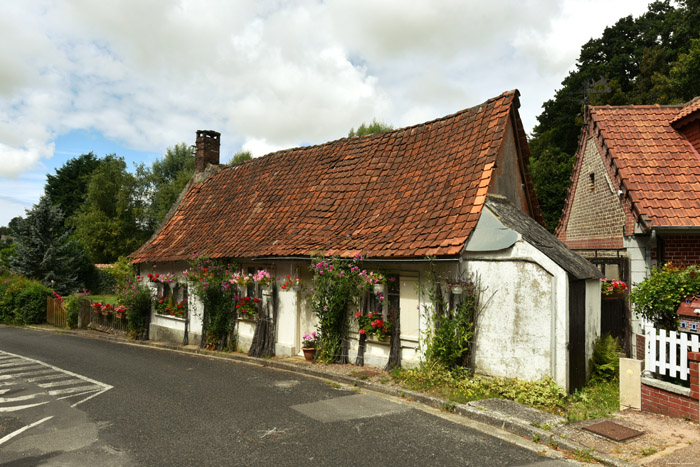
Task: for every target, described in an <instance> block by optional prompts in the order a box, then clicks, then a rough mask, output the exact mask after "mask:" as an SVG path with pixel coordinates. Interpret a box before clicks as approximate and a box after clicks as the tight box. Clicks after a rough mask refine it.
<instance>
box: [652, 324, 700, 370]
mask: <svg viewBox="0 0 700 467" xmlns="http://www.w3.org/2000/svg"><path fill="white" fill-rule="evenodd" d="M644 334H645V337H646V340H645V345H646V355H645V359H644V370H645V372H649V373H657V374H661V375H666V376H670V377H671V378H676V377H678V378H680V379H681V380H683V381H687V380H688V375H689V373H690V370H689V368H688V352H700V335H698V334H690V333H687V332H677V331H667V330H665V329H655V328H654V327H653V326H647V327H646V328H645V329H644Z"/></svg>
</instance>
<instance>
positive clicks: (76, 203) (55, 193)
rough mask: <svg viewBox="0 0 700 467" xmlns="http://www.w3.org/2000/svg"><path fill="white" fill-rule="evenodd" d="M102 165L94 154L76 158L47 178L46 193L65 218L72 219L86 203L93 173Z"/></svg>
mask: <svg viewBox="0 0 700 467" xmlns="http://www.w3.org/2000/svg"><path fill="white" fill-rule="evenodd" d="M99 165H100V159H98V158H97V157H96V156H95V155H94V154H93V153H92V152H91V153H88V154H83V155H82V156H78V157H74V158H73V159H70V160H69V161H68V162H66V163H65V164H63V166H62V167H61V168H59V169H56V174H55V175H51V174H48V175H47V176H46V185H45V186H44V191H45V192H46V194H47V195H48V196H49V197H50V198H51V201H52V202H53V203H54V204H55V205H57V206H59V207H60V208H61V211H63V214H64V216H65V218H66V219H67V218H69V217H71V216H72V215H73V214H75V213H76V212H77V211H78V208H79V207H80V206H81V205H82V204H83V202H84V201H85V195H86V194H87V185H88V181H89V180H90V176H91V175H92V172H93V171H94V170H95V169H96V168H97V167H98V166H99Z"/></svg>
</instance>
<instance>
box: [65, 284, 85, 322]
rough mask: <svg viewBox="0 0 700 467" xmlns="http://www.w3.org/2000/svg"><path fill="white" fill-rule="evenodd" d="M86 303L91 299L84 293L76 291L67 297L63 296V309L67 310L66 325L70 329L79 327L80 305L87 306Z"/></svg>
mask: <svg viewBox="0 0 700 467" xmlns="http://www.w3.org/2000/svg"><path fill="white" fill-rule="evenodd" d="M86 304H89V300H88V299H87V298H86V296H85V295H83V294H82V293H75V294H71V295H69V296H67V297H63V309H64V310H65V311H66V325H67V326H68V327H69V328H70V329H75V328H77V327H78V315H79V313H80V307H81V306H86ZM87 306H89V305H87Z"/></svg>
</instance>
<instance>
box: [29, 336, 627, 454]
mask: <svg viewBox="0 0 700 467" xmlns="http://www.w3.org/2000/svg"><path fill="white" fill-rule="evenodd" d="M26 328H28V329H33V330H38V331H45V332H52V333H55V334H68V335H74V336H79V337H88V338H95V339H101V340H108V341H112V342H117V343H121V344H126V345H140V346H144V347H151V348H156V349H163V350H172V351H177V352H184V353H190V354H197V355H202V356H208V357H216V358H223V359H228V360H235V361H239V362H242V363H248V364H253V365H258V366H262V367H269V368H275V369H279V370H285V371H290V372H294V373H301V374H304V375H307V376H313V377H317V378H321V379H325V380H330V381H334V382H337V383H343V384H347V385H350V386H354V387H358V388H364V389H368V390H371V391H374V392H379V393H382V394H386V395H389V396H394V397H397V398H401V399H404V400H408V401H412V402H418V403H420V404H424V405H427V406H429V407H432V408H435V409H439V410H445V411H448V412H451V413H455V414H458V415H461V416H463V417H466V418H469V419H471V420H475V421H477V422H480V423H483V424H486V425H489V426H493V427H496V428H500V429H502V430H505V431H508V432H510V433H512V434H515V435H517V436H520V437H522V438H527V439H529V440H531V441H532V440H535V439H539V440H540V441H538V442H539V443H542V444H543V446H549V447H552V448H557V449H561V450H565V451H570V452H582V453H584V452H585V453H589V454H590V456H591V457H593V458H594V459H595V460H597V461H598V462H601V463H603V464H604V465H608V466H614V467H630V466H634V465H636V464H632V463H629V462H625V461H622V460H619V459H615V458H612V457H610V456H608V455H607V454H603V453H600V452H596V451H593V450H591V449H590V448H587V447H586V446H583V445H582V444H579V443H577V442H576V441H574V440H572V439H569V438H565V437H562V436H559V435H557V434H555V433H552V432H551V431H548V430H544V429H542V428H539V427H537V426H534V425H532V424H531V423H529V422H528V421H526V420H521V419H518V418H515V417H509V416H504V415H503V414H501V413H499V412H494V411H491V410H488V409H484V408H483V407H474V406H470V405H468V404H459V403H453V402H450V401H448V400H446V399H442V398H439V397H434V396H430V395H427V394H423V393H420V392H416V391H412V390H409V389H402V388H396V387H388V386H385V385H383V384H380V383H375V382H372V381H365V380H362V379H359V378H354V377H351V376H346V375H340V374H336V373H329V372H325V371H322V370H320V369H317V368H314V367H312V366H309V367H304V366H299V365H297V364H294V363H288V362H281V361H276V360H272V359H267V358H258V357H249V356H248V355H242V354H239V353H227V352H221V351H214V350H207V349H201V348H193V347H185V346H183V345H178V344H171V343H167V342H158V341H140V340H132V339H128V338H125V337H121V336H114V335H109V334H98V333H87V332H84V331H80V330H68V329H51V328H46V327H41V326H26ZM533 442H534V441H533Z"/></svg>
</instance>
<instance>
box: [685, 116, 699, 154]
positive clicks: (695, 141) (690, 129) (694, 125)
mask: <svg viewBox="0 0 700 467" xmlns="http://www.w3.org/2000/svg"><path fill="white" fill-rule="evenodd" d="M681 132H682V133H683V136H685V137H686V139H687V140H688V141H689V142H690V144H692V145H693V147H694V148H695V150H696V151H698V152H700V120H695V121H694V122H691V123H689V124H687V125H686V126H684V127H683V128H682V129H681Z"/></svg>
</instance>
